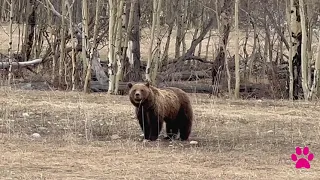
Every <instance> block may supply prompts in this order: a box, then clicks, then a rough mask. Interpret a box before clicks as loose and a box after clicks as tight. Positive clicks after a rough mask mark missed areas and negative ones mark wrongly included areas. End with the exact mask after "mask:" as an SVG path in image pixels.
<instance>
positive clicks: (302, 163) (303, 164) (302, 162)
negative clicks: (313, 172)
mask: <svg viewBox="0 0 320 180" xmlns="http://www.w3.org/2000/svg"><path fill="white" fill-rule="evenodd" d="M302 153H303V155H304V156H305V157H307V159H305V158H303V157H302V158H298V156H300V155H302ZM313 158H314V155H313V154H312V153H310V152H309V148H308V146H306V147H304V148H303V151H302V149H301V148H300V147H296V153H295V154H291V159H292V161H294V162H296V168H297V169H301V168H306V169H309V168H310V163H309V162H310V161H312V160H313Z"/></svg>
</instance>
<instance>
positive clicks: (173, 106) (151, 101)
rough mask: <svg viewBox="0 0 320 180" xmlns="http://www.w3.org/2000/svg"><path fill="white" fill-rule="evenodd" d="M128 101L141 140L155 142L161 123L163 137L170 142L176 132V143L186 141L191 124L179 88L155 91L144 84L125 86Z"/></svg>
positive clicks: (185, 99)
mask: <svg viewBox="0 0 320 180" xmlns="http://www.w3.org/2000/svg"><path fill="white" fill-rule="evenodd" d="M128 88H129V99H130V101H131V103H132V104H133V105H134V106H135V113H136V117H137V119H138V120H139V124H140V127H141V129H142V131H143V133H144V139H146V140H150V141H155V140H157V139H158V136H159V133H160V131H161V129H162V126H163V122H165V123H166V133H167V137H166V138H165V139H173V138H176V137H177V134H178V132H179V133H180V140H181V141H185V140H188V139H189V135H190V133H191V127H192V121H193V109H192V106H191V102H190V99H189V97H188V95H187V93H186V92H184V91H183V90H181V89H179V88H175V87H167V88H163V89H160V88H157V87H155V86H152V85H151V84H149V82H146V83H137V84H135V85H132V83H128Z"/></svg>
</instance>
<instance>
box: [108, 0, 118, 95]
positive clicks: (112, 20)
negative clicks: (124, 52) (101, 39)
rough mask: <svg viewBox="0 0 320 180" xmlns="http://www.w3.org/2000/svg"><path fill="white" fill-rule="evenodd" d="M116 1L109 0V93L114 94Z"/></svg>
mask: <svg viewBox="0 0 320 180" xmlns="http://www.w3.org/2000/svg"><path fill="white" fill-rule="evenodd" d="M116 13H117V12H116V0H109V42H108V46H109V52H108V59H109V63H108V74H109V87H108V93H109V94H112V93H113V91H114V82H115V47H114V40H115V38H114V36H115V31H114V27H115V26H116Z"/></svg>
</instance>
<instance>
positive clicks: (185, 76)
mask: <svg viewBox="0 0 320 180" xmlns="http://www.w3.org/2000/svg"><path fill="white" fill-rule="evenodd" d="M158 78H159V80H160V81H162V82H163V81H177V80H181V81H195V80H199V79H205V78H211V76H210V73H207V72H206V71H182V72H175V73H171V74H170V75H168V73H167V72H161V73H159V74H158Z"/></svg>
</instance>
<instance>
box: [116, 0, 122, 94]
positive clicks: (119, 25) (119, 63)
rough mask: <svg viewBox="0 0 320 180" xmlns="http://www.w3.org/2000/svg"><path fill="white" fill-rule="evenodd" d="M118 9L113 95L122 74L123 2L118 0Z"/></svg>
mask: <svg viewBox="0 0 320 180" xmlns="http://www.w3.org/2000/svg"><path fill="white" fill-rule="evenodd" d="M117 4H118V7H117V27H116V28H117V30H116V32H117V35H116V36H117V37H116V42H115V45H116V47H115V48H116V50H117V53H116V58H117V73H116V78H115V87H114V94H118V89H119V81H121V80H122V72H123V63H122V57H123V51H122V48H121V47H122V44H123V42H122V41H123V39H122V37H123V36H122V33H123V29H122V25H123V21H124V19H123V18H122V17H123V7H124V0H118V3H117Z"/></svg>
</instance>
